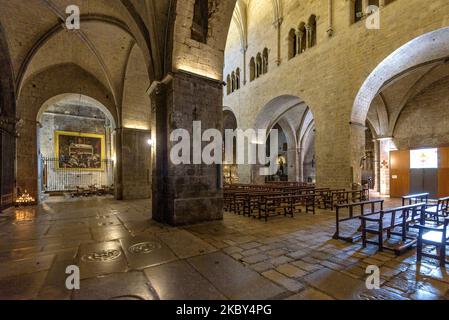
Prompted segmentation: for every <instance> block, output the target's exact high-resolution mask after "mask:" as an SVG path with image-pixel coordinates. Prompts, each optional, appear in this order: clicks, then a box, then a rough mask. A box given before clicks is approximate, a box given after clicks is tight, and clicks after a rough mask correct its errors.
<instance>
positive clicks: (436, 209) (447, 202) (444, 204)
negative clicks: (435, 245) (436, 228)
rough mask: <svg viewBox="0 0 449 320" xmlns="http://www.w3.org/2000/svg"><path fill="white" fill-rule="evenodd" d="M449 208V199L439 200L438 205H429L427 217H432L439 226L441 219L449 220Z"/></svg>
mask: <svg viewBox="0 0 449 320" xmlns="http://www.w3.org/2000/svg"><path fill="white" fill-rule="evenodd" d="M448 208H449V197H445V198H440V199H438V203H437V204H436V205H427V208H426V215H428V216H430V217H431V218H432V219H433V220H434V221H435V222H436V223H437V224H440V217H442V218H443V220H444V219H445V218H447V216H448V215H447V212H448Z"/></svg>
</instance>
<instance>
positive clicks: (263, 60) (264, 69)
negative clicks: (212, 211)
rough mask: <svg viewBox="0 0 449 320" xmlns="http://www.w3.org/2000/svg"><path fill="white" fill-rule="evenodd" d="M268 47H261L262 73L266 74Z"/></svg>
mask: <svg viewBox="0 0 449 320" xmlns="http://www.w3.org/2000/svg"><path fill="white" fill-rule="evenodd" d="M268 54H269V53H268V48H265V49H263V53H262V74H266V73H268V63H269V60H268V58H269V57H268Z"/></svg>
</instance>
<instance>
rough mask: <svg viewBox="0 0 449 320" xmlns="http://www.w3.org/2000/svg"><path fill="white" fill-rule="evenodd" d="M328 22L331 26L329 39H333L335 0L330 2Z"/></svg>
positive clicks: (328, 30)
mask: <svg viewBox="0 0 449 320" xmlns="http://www.w3.org/2000/svg"><path fill="white" fill-rule="evenodd" d="M327 7H328V12H327V15H328V19H329V20H328V21H329V26H328V27H327V35H328V36H329V37H332V35H333V34H334V19H333V14H334V3H333V0H328V4H327Z"/></svg>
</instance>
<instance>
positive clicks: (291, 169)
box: [287, 148, 299, 182]
mask: <svg viewBox="0 0 449 320" xmlns="http://www.w3.org/2000/svg"><path fill="white" fill-rule="evenodd" d="M287 162H288V181H294V182H298V181H299V165H298V163H299V149H298V148H291V149H288V151H287Z"/></svg>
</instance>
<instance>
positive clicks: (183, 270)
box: [145, 261, 225, 300]
mask: <svg viewBox="0 0 449 320" xmlns="http://www.w3.org/2000/svg"><path fill="white" fill-rule="evenodd" d="M145 275H146V276H147V277H148V279H150V282H151V285H152V287H153V288H154V290H156V292H157V293H158V296H159V298H160V299H161V300H223V299H225V297H224V296H223V295H222V294H221V293H220V292H218V290H217V289H216V288H215V287H214V286H212V285H211V284H210V282H209V281H207V280H206V279H205V278H204V277H203V276H201V275H200V274H199V273H198V272H197V271H196V270H195V269H194V268H193V267H192V266H190V265H189V264H188V263H187V262H185V261H175V262H171V263H168V264H164V265H160V266H157V267H152V268H148V269H145Z"/></svg>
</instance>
